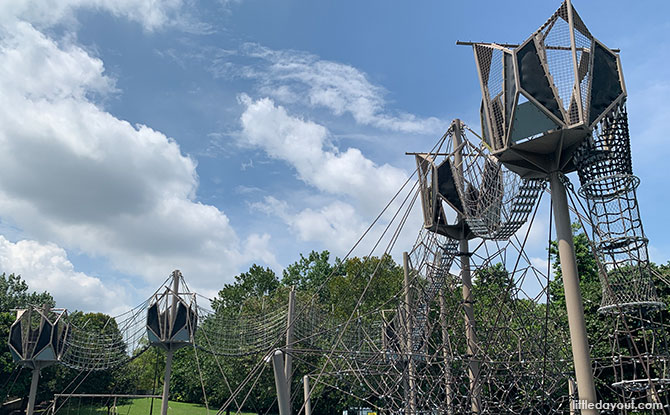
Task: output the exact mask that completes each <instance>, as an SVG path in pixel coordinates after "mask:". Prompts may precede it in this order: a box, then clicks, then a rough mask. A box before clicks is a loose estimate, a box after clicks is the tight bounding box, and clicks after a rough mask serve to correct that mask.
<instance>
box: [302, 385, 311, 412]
mask: <svg viewBox="0 0 670 415" xmlns="http://www.w3.org/2000/svg"><path fill="white" fill-rule="evenodd" d="M302 387H303V394H304V397H305V415H312V402H310V400H309V398H310V394H311V389H310V387H309V376H307V375H305V376H303V377H302Z"/></svg>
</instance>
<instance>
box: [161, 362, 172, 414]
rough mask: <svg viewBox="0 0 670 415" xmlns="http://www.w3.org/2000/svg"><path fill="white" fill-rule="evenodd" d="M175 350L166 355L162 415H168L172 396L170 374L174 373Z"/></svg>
mask: <svg viewBox="0 0 670 415" xmlns="http://www.w3.org/2000/svg"><path fill="white" fill-rule="evenodd" d="M173 354H174V351H173V350H168V351H167V352H166V353H165V377H164V378H163V398H162V401H161V415H167V411H168V397H169V395H170V374H171V373H172V355H173Z"/></svg>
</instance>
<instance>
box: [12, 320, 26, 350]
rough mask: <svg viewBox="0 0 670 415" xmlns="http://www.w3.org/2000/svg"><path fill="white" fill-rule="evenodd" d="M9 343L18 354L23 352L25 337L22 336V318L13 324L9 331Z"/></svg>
mask: <svg viewBox="0 0 670 415" xmlns="http://www.w3.org/2000/svg"><path fill="white" fill-rule="evenodd" d="M9 345H10V346H11V347H12V348H13V349H14V351H15V352H16V353H18V354H22V353H23V339H22V338H21V320H19V321H18V322H17V323H16V324H14V325H12V328H11V329H10V333H9Z"/></svg>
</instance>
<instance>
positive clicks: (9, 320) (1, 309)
mask: <svg viewBox="0 0 670 415" xmlns="http://www.w3.org/2000/svg"><path fill="white" fill-rule="evenodd" d="M29 304H33V305H44V304H46V305H49V306H51V307H53V306H55V304H56V302H55V301H54V299H53V297H52V296H51V295H50V294H49V293H47V292H46V291H44V292H42V293H37V292H29V291H28V284H27V283H26V282H25V281H24V280H22V279H21V276H20V275H15V274H9V275H7V274H5V273H4V272H3V273H2V274H1V275H0V339H2V340H0V379H1V380H0V402H4V398H5V397H6V396H27V395H28V388H29V387H30V379H29V376H18V375H17V372H18V371H19V370H20V368H19V367H18V365H16V364H15V363H14V361H13V358H12V355H11V353H10V352H9V346H8V345H7V339H8V338H9V328H10V327H11V325H12V324H13V323H14V320H15V319H16V314H15V313H13V312H12V311H11V310H12V309H15V308H25V307H27V306H28V305H29ZM12 374H14V375H12ZM14 379H16V382H15V383H13V385H12V382H13V381H14ZM10 388H11V390H10Z"/></svg>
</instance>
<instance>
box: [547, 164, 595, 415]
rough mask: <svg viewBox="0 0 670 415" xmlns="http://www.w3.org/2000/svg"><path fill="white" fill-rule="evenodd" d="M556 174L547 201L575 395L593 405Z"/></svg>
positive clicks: (589, 412) (586, 414)
mask: <svg viewBox="0 0 670 415" xmlns="http://www.w3.org/2000/svg"><path fill="white" fill-rule="evenodd" d="M560 175H561V174H560V173H559V172H553V173H551V174H550V175H549V183H550V186H551V199H552V204H553V207H554V223H555V226H556V239H557V240H558V255H559V258H560V261H561V274H562V276H563V289H564V291H565V305H566V308H567V312H568V325H569V327H570V343H571V344H572V358H573V360H574V364H575V377H576V379H577V394H578V396H579V400H580V401H581V402H584V403H586V404H587V405H588V404H589V403H592V404H593V405H595V403H596V388H595V384H594V382H593V372H592V368H591V356H590V355H589V341H588V338H587V337H586V322H585V320H584V305H583V304H582V294H581V291H580V288H579V274H578V273H577V260H576V258H575V248H574V243H573V240H572V227H571V225H570V211H569V210H568V198H567V196H566V193H565V185H564V184H563V182H562V181H561V177H560ZM581 413H582V415H596V414H597V413H598V411H597V410H596V409H582V410H581Z"/></svg>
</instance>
